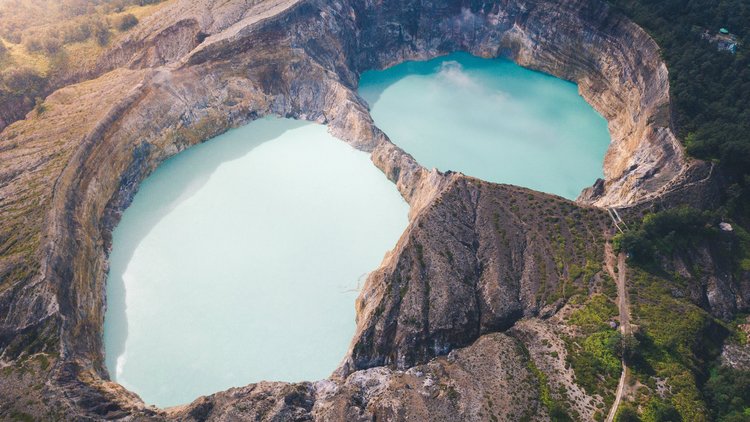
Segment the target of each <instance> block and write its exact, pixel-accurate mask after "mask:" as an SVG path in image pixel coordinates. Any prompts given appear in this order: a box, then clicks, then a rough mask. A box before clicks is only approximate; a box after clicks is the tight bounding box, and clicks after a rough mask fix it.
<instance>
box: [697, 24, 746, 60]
mask: <svg viewBox="0 0 750 422" xmlns="http://www.w3.org/2000/svg"><path fill="white" fill-rule="evenodd" d="M701 38H703V39H704V40H706V41H708V42H710V43H713V44H716V49H717V50H719V51H728V52H730V53H732V54H736V53H737V45H738V42H737V36H736V35H734V34H732V33H731V32H729V30H728V29H727V28H720V29H719V32H717V33H715V34H712V33H711V32H710V31H709V30H708V29H706V30H704V31H703V33H702V34H701Z"/></svg>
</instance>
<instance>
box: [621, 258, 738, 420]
mask: <svg viewBox="0 0 750 422" xmlns="http://www.w3.org/2000/svg"><path fill="white" fill-rule="evenodd" d="M628 278H629V281H630V284H631V289H630V298H631V307H632V314H633V320H634V322H635V323H636V324H638V326H639V330H638V331H637V333H636V338H637V339H638V342H639V346H638V348H637V349H636V351H635V353H634V355H633V356H632V358H631V361H630V365H631V366H630V367H631V369H632V375H633V376H634V377H635V378H636V379H637V380H638V381H639V382H640V383H641V384H642V385H643V386H644V387H641V388H640V389H639V390H638V394H637V395H636V396H637V397H636V401H637V404H638V405H639V409H640V410H641V412H642V413H641V416H640V417H641V419H642V420H644V421H659V420H683V421H691V422H692V421H696V422H700V421H708V420H710V418H709V411H708V406H707V403H706V401H704V397H703V395H702V394H701V391H700V385H701V382H702V380H704V379H705V378H706V377H707V375H708V374H707V371H706V369H705V368H706V367H707V362H710V361H712V360H714V359H715V358H716V356H718V354H719V351H720V345H721V343H722V342H723V340H724V338H726V336H727V335H728V334H729V333H728V331H727V330H726V329H725V327H724V325H722V324H721V323H720V322H718V321H716V320H715V319H714V318H712V317H711V316H710V315H709V314H708V313H707V312H706V311H704V310H703V309H701V308H700V307H698V306H696V305H694V304H692V303H690V302H689V300H688V299H685V298H682V297H680V296H681V295H675V294H673V288H674V287H680V286H675V284H674V283H673V282H670V281H668V280H667V279H665V278H663V277H661V276H658V275H654V274H652V273H649V272H646V271H644V270H642V269H640V268H638V267H631V268H630V269H629V277H628ZM659 382H664V383H665V384H666V385H668V386H669V387H668V388H665V387H663V386H662V387H660V386H659V385H660V384H659ZM662 395H663V397H662ZM675 413H676V414H678V415H679V418H681V419H675V418H672V419H663V418H665V417H667V416H669V415H670V414H671V415H674V414H675ZM659 418H661V419H659Z"/></svg>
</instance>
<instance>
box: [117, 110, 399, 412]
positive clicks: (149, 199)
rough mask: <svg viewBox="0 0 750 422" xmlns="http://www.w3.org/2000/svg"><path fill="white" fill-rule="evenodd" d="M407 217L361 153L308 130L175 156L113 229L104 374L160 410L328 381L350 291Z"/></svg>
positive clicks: (321, 131) (250, 137) (254, 130)
mask: <svg viewBox="0 0 750 422" xmlns="http://www.w3.org/2000/svg"><path fill="white" fill-rule="evenodd" d="M407 213H408V206H407V204H406V203H405V202H404V201H403V199H402V198H401V196H400V195H399V193H398V191H397V190H396V188H395V186H394V185H393V184H392V183H391V182H389V181H388V180H387V179H386V178H385V176H384V175H383V173H382V172H380V171H379V170H378V169H377V168H376V167H375V166H374V165H373V164H372V163H371V161H370V159H369V156H368V155H367V154H366V153H364V152H360V151H356V150H354V149H353V148H352V147H350V146H349V145H347V144H345V143H344V142H342V141H340V140H337V139H334V138H333V137H331V136H330V135H329V134H328V133H327V132H326V129H325V127H323V126H320V125H315V124H310V123H301V122H297V121H293V120H288V119H275V118H274V119H263V120H260V121H256V122H253V123H251V124H249V125H247V126H244V127H242V128H239V129H235V130H231V131H229V132H228V133H226V134H224V135H221V136H218V137H216V138H215V139H213V140H211V141H209V142H207V143H204V144H201V145H198V146H195V147H193V148H190V149H189V150H187V151H185V152H182V153H180V154H178V155H177V156H175V157H173V158H172V159H170V160H168V161H166V162H165V163H163V164H162V165H161V166H159V168H158V169H157V170H156V171H155V172H154V173H153V174H152V175H151V176H150V177H149V178H147V179H146V180H145V181H144V182H143V184H142V186H141V188H140V191H139V192H138V193H137V194H136V196H135V198H134V200H133V203H132V205H131V206H130V207H129V208H127V210H126V211H125V212H124V214H123V218H122V221H121V222H120V223H119V225H118V226H117V228H116V229H115V231H114V234H113V249H112V254H111V256H110V273H109V278H108V280H107V305H108V307H107V312H106V317H105V327H104V342H105V351H106V353H105V356H106V365H107V368H108V370H109V372H110V375H111V377H112V378H113V379H114V380H116V381H118V382H120V383H121V384H123V385H124V386H125V387H127V388H129V389H131V390H132V391H134V392H136V393H138V394H139V395H140V396H141V397H142V398H143V399H144V401H145V402H146V403H149V404H156V405H158V406H171V405H176V404H182V403H187V402H190V401H192V400H194V399H195V398H197V397H198V396H199V395H203V394H210V393H213V392H216V391H220V390H223V389H226V388H228V387H232V386H242V385H246V384H248V383H251V382H257V381H261V380H276V381H302V380H316V379H321V378H325V377H327V376H329V375H330V373H331V372H332V371H333V370H334V369H335V368H336V366H337V365H338V364H339V362H340V360H341V359H342V358H343V357H344V355H345V353H346V350H347V348H348V345H349V341H350V340H351V337H352V335H353V333H354V300H355V298H356V295H357V288H358V286H359V285H361V283H362V282H363V281H364V277H365V275H366V274H367V273H368V272H369V271H372V270H374V269H375V268H377V267H378V265H379V263H380V262H381V260H382V258H383V256H384V254H385V253H386V252H387V251H388V250H389V249H391V248H392V247H393V246H394V245H395V244H396V242H397V240H398V237H399V236H400V235H401V233H402V232H403V230H404V229H405V227H406V224H407Z"/></svg>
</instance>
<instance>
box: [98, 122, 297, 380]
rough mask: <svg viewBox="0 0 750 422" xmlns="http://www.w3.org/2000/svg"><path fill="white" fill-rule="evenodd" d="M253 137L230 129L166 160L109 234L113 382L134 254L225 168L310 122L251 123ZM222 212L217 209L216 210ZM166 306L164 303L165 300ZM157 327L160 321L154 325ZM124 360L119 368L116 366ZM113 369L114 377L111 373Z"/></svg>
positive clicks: (108, 336)
mask: <svg viewBox="0 0 750 422" xmlns="http://www.w3.org/2000/svg"><path fill="white" fill-rule="evenodd" d="M251 124H252V126H251V128H252V131H247V132H245V131H243V132H239V131H238V130H237V129H232V130H230V131H228V132H227V133H224V134H222V135H219V136H217V137H215V138H213V139H211V140H210V141H208V142H205V143H203V144H199V145H195V146H193V147H191V148H189V149H187V150H186V151H184V152H182V153H179V154H177V155H176V156H174V157H172V158H169V159H168V160H166V161H165V162H164V163H162V164H161V165H159V167H158V168H157V170H156V171H155V172H154V173H153V174H152V175H151V176H150V177H148V178H147V179H146V180H144V181H143V183H142V184H141V186H140V189H139V193H140V194H139V195H136V196H135V198H134V199H133V202H132V204H131V205H130V206H129V207H128V209H127V212H124V213H123V216H122V220H121V221H120V223H119V224H118V226H117V227H116V229H115V230H114V232H113V234H112V240H113V241H112V252H111V254H110V257H109V259H110V267H109V275H108V278H107V295H106V299H107V311H106V317H105V324H104V344H105V349H106V353H105V362H106V367H107V370H108V371H109V372H110V378H111V379H113V380H116V379H117V377H118V375H119V374H118V372H119V371H120V370H121V368H118V367H119V366H121V365H123V364H124V362H125V359H126V358H127V356H126V355H125V344H126V340H127V337H128V322H127V305H126V300H125V299H126V286H125V279H124V276H125V273H126V271H127V268H128V263H129V262H130V260H131V259H132V257H133V254H134V253H135V251H136V249H137V248H138V246H139V245H140V243H141V242H142V241H143V239H145V238H146V237H147V236H148V234H149V233H150V232H151V231H152V230H153V229H154V227H156V225H157V224H158V223H159V222H160V221H161V220H162V219H163V218H164V217H165V216H167V215H168V214H169V213H170V212H171V211H172V210H174V209H175V208H176V207H177V206H178V205H180V204H181V203H184V202H185V201H187V200H189V199H190V198H191V197H192V196H193V195H195V194H196V193H197V192H198V191H199V190H200V189H201V188H202V187H203V186H204V185H205V184H206V182H208V180H209V179H210V178H211V176H212V175H213V174H214V172H215V171H216V170H217V169H218V168H219V167H220V166H221V165H222V164H224V163H227V162H230V161H233V160H236V159H239V158H241V157H243V156H245V155H246V154H248V153H250V152H251V151H252V150H253V149H255V148H256V147H258V146H260V145H262V144H264V143H266V142H268V141H271V140H274V139H276V138H278V137H280V136H281V135H283V134H284V133H285V132H287V131H289V130H294V129H297V128H299V127H302V126H304V125H306V124H309V122H305V121H295V120H291V119H278V118H269V119H261V120H258V121H255V122H252V123H251ZM217 206H220V204H217ZM166 300H168V298H166ZM153 323H154V324H158V320H155V321H153ZM120 358H122V361H121V362H118V361H119V360H120ZM113 369H114V372H112V371H113Z"/></svg>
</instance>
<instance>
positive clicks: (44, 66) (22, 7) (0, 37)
mask: <svg viewBox="0 0 750 422" xmlns="http://www.w3.org/2000/svg"><path fill="white" fill-rule="evenodd" d="M161 1H162V0H63V1H56V0H0V105H2V106H1V107H0V130H2V129H3V128H4V127H5V126H7V125H9V124H10V123H12V122H14V121H16V120H18V119H21V118H23V116H24V115H25V114H26V113H27V112H28V111H29V110H31V109H32V107H34V106H35V105H36V106H38V107H39V108H37V111H38V112H40V113H41V112H43V111H44V107H42V106H41V101H42V100H43V98H44V97H46V96H47V95H48V94H49V93H50V92H52V91H53V90H55V89H57V88H59V87H61V86H63V85H66V83H67V82H68V81H67V79H70V78H71V76H72V75H75V74H78V73H82V72H84V71H85V69H87V68H88V67H90V66H92V65H93V64H94V62H95V59H96V57H97V56H98V55H99V54H100V53H101V52H102V51H103V50H104V48H105V47H106V46H107V45H109V44H110V42H111V40H112V39H113V38H114V37H116V36H117V35H118V34H119V33H121V32H125V31H128V30H129V29H130V28H132V27H134V26H135V25H137V24H138V21H139V18H140V17H143V16H144V15H146V14H148V13H150V12H151V11H153V10H154V9H155V6H154V5H156V4H157V3H160V2H161Z"/></svg>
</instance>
